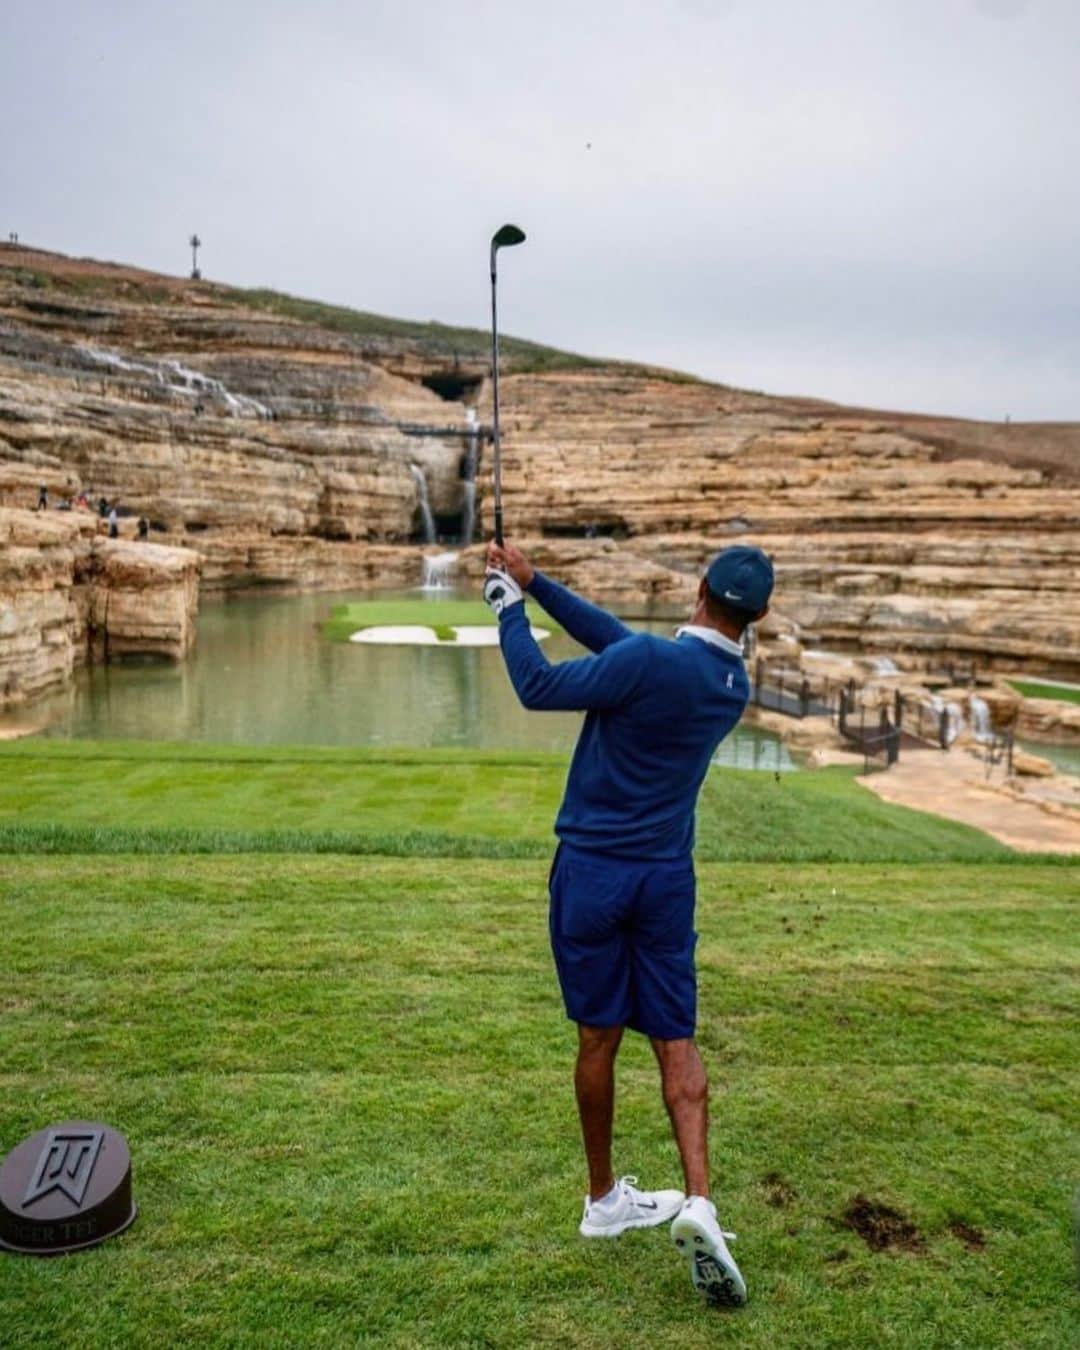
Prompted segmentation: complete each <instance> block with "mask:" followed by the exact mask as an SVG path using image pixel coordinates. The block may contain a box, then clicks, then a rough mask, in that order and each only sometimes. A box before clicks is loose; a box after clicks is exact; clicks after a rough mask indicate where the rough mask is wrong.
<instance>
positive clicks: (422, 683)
mask: <svg viewBox="0 0 1080 1350" xmlns="http://www.w3.org/2000/svg"><path fill="white" fill-rule="evenodd" d="M401 594H402V593H401V592H397V593H395V597H394V598H400V596H401ZM414 594H415V593H414ZM446 594H447V598H454V597H453V592H451V591H447V593H446ZM356 598H357V596H356V595H355V593H349V594H345V595H332V594H326V593H321V594H316V595H294V596H260V597H244V598H238V599H227V600H219V601H213V600H211V601H204V603H203V604H202V606H201V608H200V612H199V630H198V642H197V644H196V648H195V651H194V652H193V653H192V655H191V656H190V657H189V658H188V660H187V661H186V662H184V663H182V664H180V665H172V664H163V663H160V662H149V661H147V662H142V661H136V662H122V663H117V664H113V665H109V666H93V667H90V668H88V669H86V670H83V671H81V672H80V673H79V675H78V676H77V678H76V680H75V683H74V685H73V686H72V687H71V688H70V689H68V690H66V691H65V692H64V693H62V694H59V695H56V696H55V697H53V698H50V699H46V700H43V701H41V702H38V703H35V704H33V705H32V707H31V708H30V709H28V710H26V711H24V712H23V713H21V714H20V715H19V719H21V720H22V722H23V723H24V724H25V723H27V722H32V723H34V724H37V725H40V724H41V723H42V722H46V723H47V725H46V728H45V734H46V735H50V736H70V737H85V738H89V739H95V740H112V739H124V740H128V739H136V740H140V739H146V740H169V741H208V742H218V743H223V744H242V745H268V744H274V745H337V746H385V747H390V746H415V747H419V746H469V747H476V748H480V749H510V750H567V749H569V748H570V747H571V746H572V745H573V744H574V741H575V739H576V737H577V731H578V727H579V726H580V721H581V719H580V717H579V716H578V715H576V714H573V713H535V712H533V713H530V712H526V711H525V710H524V709H523V708H522V707H521V706H520V704H519V703H518V701H517V698H516V696H515V694H514V692H513V690H512V689H511V687H510V683H509V681H508V679H507V677H506V672H505V669H504V667H503V664H502V657H501V655H500V653H499V651H498V649H497V648H495V649H492V648H477V647H474V648H467V649H457V648H453V647H397V646H379V645H363V644H357V643H349V642H331V641H329V640H328V639H327V638H325V637H324V636H323V634H322V632H321V625H322V623H323V621H324V620H326V619H327V618H328V617H329V614H330V611H331V609H332V607H333V606H334V605H335V604H338V603H341V602H343V601H347V600H355V599H356ZM364 598H372V597H370V596H366V597H364ZM383 598H391V597H389V596H387V597H383ZM425 598H431V597H430V593H427V594H426V595H425ZM633 626H635V627H642V628H648V629H650V630H651V631H655V632H663V633H670V632H671V630H672V626H673V625H672V624H671V623H660V622H648V623H641V624H634V625H633ZM544 651H545V652H546V653H547V655H548V657H549V659H551V660H553V661H559V660H565V659H566V658H567V657H570V656H575V655H581V648H580V647H578V646H577V645H576V644H575V643H574V642H572V641H571V640H570V639H569V638H568V637H566V636H565V635H564V634H555V635H553V636H552V637H550V638H549V639H548V640H547V641H546V642H545V643H544ZM15 720H18V719H16V718H13V717H8V718H7V719H6V721H7V722H8V723H9V724H10V723H12V722H13V721H15ZM717 758H718V762H720V763H725V764H731V765H737V766H739V767H742V768H760V769H770V770H777V769H778V770H781V771H786V770H788V769H793V768H795V767H796V765H795V763H794V762H793V761H792V759H791V756H790V754H789V753H788V751H787V748H786V747H785V746H784V745H783V744H782V743H781V742H780V741H779V740H778V739H777V738H776V737H774V736H770V735H768V734H767V733H764V732H760V731H757V730H755V729H753V728H749V727H747V728H741V727H740V728H738V729H737V730H736V731H735V732H734V733H733V735H732V736H731V737H729V738H728V740H727V741H725V742H724V744H723V745H722V746H721V747H720V751H719V753H718V756H717Z"/></svg>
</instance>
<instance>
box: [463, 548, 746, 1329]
mask: <svg viewBox="0 0 1080 1350" xmlns="http://www.w3.org/2000/svg"><path fill="white" fill-rule="evenodd" d="M488 568H489V570H488V572H487V574H486V576H485V578H484V599H485V600H486V601H487V603H488V604H489V605H490V606H491V608H492V609H493V610H494V612H495V614H496V615H497V616H498V619H499V642H500V646H501V647H502V653H503V658H504V660H505V661H506V668H507V671H508V672H509V675H510V680H511V682H512V684H513V686H514V689H515V690H516V691H517V695H518V697H519V698H520V699H521V702H522V703H523V704H524V706H525V707H526V708H535V709H561V710H577V711H581V712H584V713H585V714H586V716H585V723H584V726H583V727H582V730H581V735H580V737H579V738H578V743H577V748H576V749H575V751H574V758H573V761H572V763H571V766H570V773H569V776H568V778H567V783H566V792H565V795H564V797H563V802H562V806H561V808H560V810H559V814H558V818H557V820H556V822H555V832H556V834H557V835H558V836H559V847H558V850H557V852H556V854H555V860H554V862H553V863H552V867H551V878H550V882H549V889H550V893H551V912H550V928H551V946H552V950H553V951H554V954H555V967H556V970H557V971H558V976H559V983H560V985H561V987H562V993H563V1000H564V1002H565V1004H566V1012H567V1016H568V1017H570V1018H571V1019H572V1020H573V1021H574V1022H576V1023H577V1025H578V1056H577V1067H576V1069H575V1073H574V1087H575V1090H576V1093H577V1103H578V1112H579V1114H580V1117H581V1132H582V1136H583V1140H584V1145H585V1157H586V1161H587V1163H588V1170H589V1193H588V1195H587V1196H586V1198H585V1212H584V1215H583V1217H582V1220H581V1229H580V1231H581V1233H582V1234H583V1235H584V1236H585V1237H618V1235H619V1234H620V1233H624V1232H626V1230H627V1229H628V1228H649V1227H652V1226H653V1225H654V1224H660V1223H664V1222H666V1221H667V1220H668V1219H673V1220H674V1222H673V1223H672V1226H671V1233H672V1238H673V1239H674V1241H675V1245H676V1246H677V1247H678V1248H679V1249H680V1251H681V1252H682V1253H683V1254H684V1255H685V1256H686V1257H687V1258H688V1260H689V1263H690V1276H691V1279H692V1280H693V1283H694V1286H695V1288H696V1289H698V1290H699V1291H700V1292H701V1293H702V1294H703V1295H704V1297H705V1298H706V1299H707V1300H708V1301H709V1302H710V1303H713V1304H720V1305H730V1304H739V1303H743V1302H745V1301H746V1285H745V1284H744V1282H743V1278H742V1276H741V1275H740V1273H739V1268H738V1266H737V1265H736V1264H735V1261H734V1259H733V1258H732V1256H731V1253H730V1251H729V1250H728V1246H727V1239H730V1238H733V1237H734V1234H732V1233H724V1232H723V1231H722V1230H721V1228H720V1226H719V1224H718V1223H717V1220H716V1207H715V1205H714V1204H713V1202H712V1200H711V1199H710V1198H709V1162H708V1138H707V1135H708V1082H707V1080H706V1077H705V1068H704V1065H703V1064H702V1062H701V1057H700V1055H699V1054H698V1051H697V1047H696V1046H695V1044H694V1026H695V1019H696V1011H697V1010H696V1001H697V999H696V995H697V988H696V977H695V972H694V943H695V941H696V938H697V934H696V933H695V932H694V865H693V859H692V850H693V844H694V808H695V805H696V802H697V795H698V791H699V789H700V788H701V784H702V782H703V781H704V778H705V775H706V773H707V772H708V769H709V764H710V762H711V760H712V757H713V754H714V752H715V750H716V747H717V745H718V744H719V743H720V741H722V740H723V739H724V737H725V736H726V735H727V734H728V732H729V731H731V729H732V727H734V726H735V724H736V722H738V720H739V717H740V716H741V714H742V711H743V708H744V707H745V706H746V701H747V698H748V696H749V684H748V681H747V677H746V671H745V669H744V668H743V662H742V652H741V646H740V638H741V636H742V633H743V630H744V629H745V628H746V626H747V624H749V623H752V622H753V621H754V620H756V619H760V618H762V617H763V616H764V614H765V613H766V611H767V609H768V605H769V597H770V595H771V594H772V588H773V569H772V564H771V563H770V562H769V559H768V558H767V557H766V556H765V554H764V553H762V552H761V550H760V549H756V548H744V547H738V548H728V549H725V550H724V551H723V552H722V553H720V554H719V555H718V556H717V557H716V558H714V559H713V561H712V562H711V563H710V564H709V567H708V570H707V571H706V573H705V576H704V577H703V578H702V580H701V584H700V586H699V587H698V597H697V605H696V607H695V609H694V612H693V615H692V616H691V619H690V622H689V623H687V624H685V625H684V626H683V627H682V628H680V629H678V630H677V631H676V634H675V638H674V640H672V639H668V638H660V637H655V636H653V635H652V634H649V633H634V632H631V630H630V629H629V628H627V627H626V626H625V625H624V624H622V623H621V622H620V621H619V620H618V619H616V618H615V617H614V616H613V615H611V614H608V613H606V612H605V611H604V610H602V609H598V608H597V607H596V606H595V605H591V604H589V603H588V602H587V601H585V600H582V599H581V598H580V597H579V596H577V595H575V594H574V593H573V592H572V591H570V590H567V589H566V587H564V586H560V585H559V584H558V583H557V582H554V581H552V580H551V579H550V578H549V577H546V576H544V575H543V573H541V572H538V571H537V570H536V569H535V568H534V567H533V566H532V565H531V563H530V562H529V560H528V559H527V558H526V557H525V555H524V554H523V553H522V552H521V551H520V550H519V549H517V548H515V547H513V546H512V545H510V544H506V545H504V546H503V547H501V548H500V547H499V546H498V545H496V544H491V545H490V546H489V549H488ZM524 591H528V593H529V595H530V596H532V598H533V599H534V600H535V601H536V602H537V603H538V604H539V605H540V606H541V607H542V608H543V609H545V610H546V611H547V613H548V614H550V615H551V617H552V618H553V619H554V620H555V621H556V622H557V623H559V624H561V625H562V627H563V628H564V629H565V630H566V631H567V632H568V633H569V634H570V636H571V637H573V638H575V639H576V640H577V641H578V642H580V643H581V644H582V645H583V646H584V647H587V648H588V649H589V650H590V651H591V652H592V653H594V655H592V656H586V657H583V658H581V659H580V660H576V661H564V662H562V663H561V664H560V665H551V664H550V662H549V661H548V660H547V658H546V657H545V656H544V654H543V652H542V651H541V650H540V647H539V646H538V644H537V643H536V641H535V639H534V638H533V636H532V634H531V632H530V629H529V624H528V622H527V620H526V617H525V606H524V604H523V603H522V600H523V598H524V597H523V592H524ZM627 1027H629V1028H630V1029H631V1030H633V1031H637V1032H640V1033H641V1034H642V1035H645V1036H648V1037H649V1040H650V1041H651V1043H652V1048H653V1051H654V1053H655V1054H656V1059H657V1062H658V1064H659V1066H660V1076H661V1082H662V1087H663V1095H664V1104H665V1105H666V1107H667V1111H668V1115H669V1117H670V1119H671V1124H672V1128H673V1130H674V1133H675V1141H676V1143H677V1145H678V1149H679V1156H680V1158H681V1159H682V1166H683V1174H684V1178H685V1185H686V1190H685V1193H684V1192H682V1191H676V1190H666V1191H643V1190H639V1189H638V1187H637V1186H636V1184H635V1182H636V1178H635V1177H622V1178H621V1179H619V1180H616V1178H615V1174H614V1172H613V1171H612V1167H611V1126H612V1119H613V1116H614V1106H615V1073H614V1070H615V1056H616V1053H617V1052H618V1049H619V1042H620V1041H621V1040H622V1035H623V1032H624V1030H625V1029H626V1028H627Z"/></svg>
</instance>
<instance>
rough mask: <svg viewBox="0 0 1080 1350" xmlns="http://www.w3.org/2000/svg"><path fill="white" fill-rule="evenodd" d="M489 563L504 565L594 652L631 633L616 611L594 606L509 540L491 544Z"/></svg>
mask: <svg viewBox="0 0 1080 1350" xmlns="http://www.w3.org/2000/svg"><path fill="white" fill-rule="evenodd" d="M488 566H489V567H499V568H502V570H503V571H504V572H507V573H508V574H509V575H510V576H512V577H513V578H514V580H515V581H516V582H517V583H518V585H519V586H521V587H522V588H523V589H525V590H527V591H528V592H529V594H530V595H531V596H532V597H533V598H534V599H535V600H536V602H537V604H539V605H540V606H541V607H542V608H543V609H544V610H545V611H546V612H547V613H548V614H550V615H551V617H552V618H553V619H554V620H555V622H556V623H558V624H561V625H562V627H563V628H565V629H566V631H567V632H568V633H569V634H570V636H571V637H572V638H573V639H574V641H575V642H580V643H581V645H582V646H583V647H588V649H589V651H591V652H602V651H603V650H604V649H605V648H606V647H610V646H611V644H612V643H613V642H621V641H622V640H623V638H628V637H630V636H631V630H630V629H629V628H627V626H626V625H625V624H624V623H620V622H619V620H618V619H616V618H615V616H614V614H609V613H608V612H607V610H604V609H601V608H600V606H599V605H591V604H590V603H589V602H588V601H587V600H582V598H581V596H579V595H575V594H574V592H573V591H572V590H570V589H569V588H568V587H566V586H560V585H559V583H558V582H557V581H552V580H551V578H550V577H546V576H544V574H543V573H542V572H538V571H537V570H536V568H535V567H533V565H532V563H531V562H529V560H528V558H526V556H525V554H524V553H522V551H521V549H519V548H517V547H516V546H515V545H514V544H510V543H506V544H503V545H502V546H501V547H500V546H499V545H498V544H494V543H492V544H489V545H488Z"/></svg>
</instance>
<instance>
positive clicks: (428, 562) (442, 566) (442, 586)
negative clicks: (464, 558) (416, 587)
mask: <svg viewBox="0 0 1080 1350" xmlns="http://www.w3.org/2000/svg"><path fill="white" fill-rule="evenodd" d="M456 562H457V554H456V553H435V554H432V555H431V556H430V557H427V558H425V559H424V578H423V580H422V581H421V583H420V589H421V590H422V591H445V590H449V588H450V585H451V581H450V573H451V572H453V570H454V564H455V563H456Z"/></svg>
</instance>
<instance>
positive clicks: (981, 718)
mask: <svg viewBox="0 0 1080 1350" xmlns="http://www.w3.org/2000/svg"><path fill="white" fill-rule="evenodd" d="M968 711H969V712H970V713H971V728H972V730H973V731H974V733H975V739H976V740H977V741H990V740H993V738H994V728H993V726H992V725H991V722H990V705H989V704H988V703H987V702H986V700H985V699H984V698H980V697H979V696H978V694H972V695H971V697H970V698H969V699H968Z"/></svg>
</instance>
